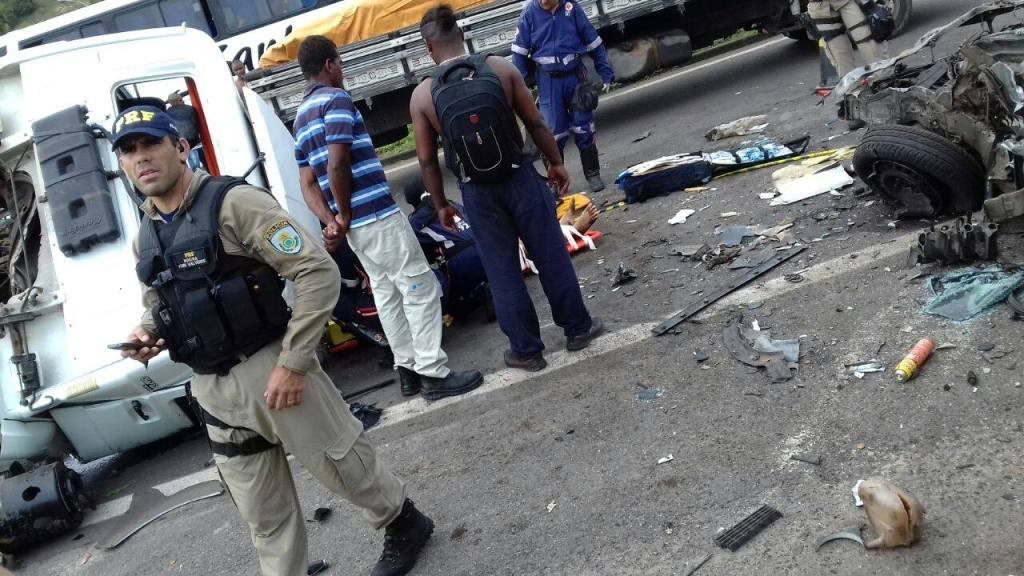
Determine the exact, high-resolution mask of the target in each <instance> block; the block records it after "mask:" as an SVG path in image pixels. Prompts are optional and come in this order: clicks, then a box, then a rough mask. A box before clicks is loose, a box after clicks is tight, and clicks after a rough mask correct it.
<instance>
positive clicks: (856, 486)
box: [853, 480, 864, 508]
mask: <svg viewBox="0 0 1024 576" xmlns="http://www.w3.org/2000/svg"><path fill="white" fill-rule="evenodd" d="M863 483H864V480H857V483H856V484H854V485H853V503H854V505H855V506H857V507H858V508H860V507H861V506H863V505H864V502H863V501H862V500H861V499H860V492H858V490H860V485H861V484H863Z"/></svg>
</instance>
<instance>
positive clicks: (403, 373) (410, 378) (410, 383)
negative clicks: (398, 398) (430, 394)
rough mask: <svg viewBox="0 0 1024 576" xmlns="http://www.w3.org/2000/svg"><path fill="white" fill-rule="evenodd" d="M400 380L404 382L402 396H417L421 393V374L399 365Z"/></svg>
mask: <svg viewBox="0 0 1024 576" xmlns="http://www.w3.org/2000/svg"><path fill="white" fill-rule="evenodd" d="M398 381H399V382H401V383H402V396H415V395H417V394H419V393H420V375H419V374H417V373H415V372H413V371H412V370H409V369H408V368H402V367H401V366H399V367H398Z"/></svg>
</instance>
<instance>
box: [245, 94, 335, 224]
mask: <svg viewBox="0 0 1024 576" xmlns="http://www.w3.org/2000/svg"><path fill="white" fill-rule="evenodd" d="M244 90H245V105H246V108H247V109H248V111H249V119H250V120H251V121H252V132H253V136H254V137H255V138H256V147H257V148H259V150H260V152H262V153H263V154H264V155H265V159H264V163H263V171H264V174H265V175H266V179H267V184H266V185H267V187H268V188H269V189H270V191H271V192H272V193H273V194H274V197H275V198H277V201H278V202H280V203H281V205H282V206H284V209H285V210H287V211H288V213H289V214H291V215H292V217H293V218H295V219H296V220H298V222H299V224H300V225H301V226H302V227H303V228H305V229H306V230H307V231H309V232H310V233H311V234H312V235H313V237H314V238H321V234H320V220H318V219H317V217H316V215H315V214H313V212H312V211H311V210H310V209H309V208H308V207H307V206H306V201H305V200H304V199H303V198H302V188H301V187H300V181H299V166H298V164H296V163H295V142H294V140H293V139H292V135H291V134H290V133H289V132H288V129H287V128H286V127H285V125H284V123H282V122H281V119H280V118H278V117H277V115H276V114H274V109H273V108H271V106H270V105H269V104H267V102H266V101H265V100H263V98H260V95H259V94H257V93H255V92H253V91H252V90H251V89H250V88H248V87H247V88H244Z"/></svg>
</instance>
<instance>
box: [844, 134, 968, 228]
mask: <svg viewBox="0 0 1024 576" xmlns="http://www.w3.org/2000/svg"><path fill="white" fill-rule="evenodd" d="M853 168H854V170H856V171H857V175H858V176H860V178H861V180H864V182H866V183H867V184H868V185H869V186H871V188H872V189H873V190H875V191H876V192H878V193H879V194H880V195H881V196H882V197H884V198H886V199H888V200H891V201H893V202H896V203H898V204H900V205H902V207H903V212H902V213H901V214H900V216H901V217H906V218H916V217H922V216H932V215H935V214H941V213H951V214H964V213H966V212H973V211H974V210H977V209H978V208H980V207H981V202H982V200H983V199H984V192H985V189H984V188H985V171H984V169H983V168H982V166H981V164H980V163H979V162H978V161H977V160H975V159H974V157H973V156H971V155H970V154H969V153H968V152H967V151H966V150H964V149H963V148H960V147H959V146H957V145H956V144H953V143H952V142H950V141H949V140H946V139H945V138H943V137H942V136H940V135H938V134H935V133H934V132H930V131H928V130H925V129H924V128H919V127H917V126H898V125H893V126H879V127H876V128H872V129H870V130H868V131H867V133H866V134H864V138H863V139H861V142H860V145H859V146H857V152H856V154H854V156H853Z"/></svg>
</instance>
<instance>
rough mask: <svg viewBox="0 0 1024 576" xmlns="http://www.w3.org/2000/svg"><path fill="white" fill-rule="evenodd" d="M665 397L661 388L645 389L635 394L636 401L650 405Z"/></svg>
mask: <svg viewBox="0 0 1024 576" xmlns="http://www.w3.org/2000/svg"><path fill="white" fill-rule="evenodd" d="M664 395H665V390H663V389H661V388H645V389H643V390H641V391H639V392H637V394H636V399H637V400H639V401H641V402H646V403H648V404H649V403H651V402H654V401H655V400H657V399H658V398H661V397H662V396H664Z"/></svg>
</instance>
